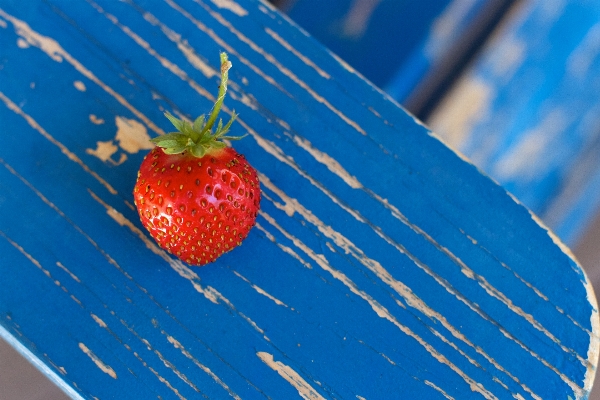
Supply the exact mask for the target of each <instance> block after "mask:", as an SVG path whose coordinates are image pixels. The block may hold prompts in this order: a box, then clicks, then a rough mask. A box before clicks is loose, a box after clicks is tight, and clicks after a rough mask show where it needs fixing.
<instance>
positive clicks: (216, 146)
mask: <svg viewBox="0 0 600 400" xmlns="http://www.w3.org/2000/svg"><path fill="white" fill-rule="evenodd" d="M226 146H227V145H226V144H225V143H224V142H214V143H213V144H211V147H212V148H213V149H222V148H224V147H226Z"/></svg>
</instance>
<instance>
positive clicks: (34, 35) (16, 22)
mask: <svg viewBox="0 0 600 400" xmlns="http://www.w3.org/2000/svg"><path fill="white" fill-rule="evenodd" d="M0 17H2V18H4V19H7V20H8V21H10V22H11V23H12V24H13V26H14V28H15V33H16V34H17V35H19V36H21V37H22V38H23V39H25V40H26V41H27V43H29V44H30V45H32V46H35V47H37V48H39V49H40V50H42V51H43V52H44V53H46V54H47V55H48V56H49V57H50V58H51V59H52V60H54V61H56V62H63V60H65V61H67V62H68V63H69V64H71V65H72V66H73V67H74V68H75V69H76V70H77V71H78V72H79V73H81V74H82V75H83V76H85V77H86V78H88V79H89V80H90V81H92V82H94V83H95V84H97V85H98V86H100V87H101V88H102V89H103V90H104V91H105V92H106V93H108V94H110V95H111V96H112V97H114V98H115V100H117V101H118V102H119V103H120V104H121V105H122V106H124V107H126V108H127V109H128V110H129V111H131V112H132V113H133V114H134V115H135V116H136V117H138V118H139V119H140V120H142V121H143V122H144V123H145V124H146V125H147V126H148V127H149V128H150V129H152V130H153V131H155V132H156V133H158V134H164V133H165V132H164V131H163V130H162V129H160V128H159V127H158V126H156V125H155V124H154V123H153V122H152V121H150V120H149V119H148V118H146V116H144V115H143V114H142V113H141V112H139V111H138V110H137V109H136V108H134V107H133V106H132V105H131V104H130V103H129V102H128V101H127V100H126V99H125V98H124V97H123V96H121V95H120V94H118V93H117V92H115V91H114V90H113V89H112V88H111V87H110V86H108V85H106V84H105V83H104V82H102V81H101V80H100V79H98V77H96V75H94V73H92V71H90V70H89V69H87V68H86V67H85V66H84V65H83V64H81V63H80V62H79V61H78V60H76V59H75V58H74V57H73V56H71V54H69V53H68V52H67V51H66V50H65V49H63V47H62V46H61V45H60V44H59V43H58V42H57V41H56V40H54V39H52V38H50V37H48V36H44V35H41V34H39V33H38V32H36V31H34V30H33V29H31V27H30V26H29V25H28V24H27V23H26V22H24V21H21V20H20V19H18V18H15V17H13V16H12V15H9V14H7V13H6V12H4V10H2V9H1V8H0Z"/></svg>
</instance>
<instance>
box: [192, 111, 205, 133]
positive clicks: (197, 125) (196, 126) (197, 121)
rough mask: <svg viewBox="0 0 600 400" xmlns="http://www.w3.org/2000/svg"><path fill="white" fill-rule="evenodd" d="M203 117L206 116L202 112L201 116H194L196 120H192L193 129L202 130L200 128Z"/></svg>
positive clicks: (202, 125) (202, 124) (202, 123)
mask: <svg viewBox="0 0 600 400" xmlns="http://www.w3.org/2000/svg"><path fill="white" fill-rule="evenodd" d="M205 118H206V116H205V115H204V114H202V115H201V116H199V117H198V118H196V120H195V121H194V130H195V131H198V132H200V131H201V130H202V128H203V127H204V120H205Z"/></svg>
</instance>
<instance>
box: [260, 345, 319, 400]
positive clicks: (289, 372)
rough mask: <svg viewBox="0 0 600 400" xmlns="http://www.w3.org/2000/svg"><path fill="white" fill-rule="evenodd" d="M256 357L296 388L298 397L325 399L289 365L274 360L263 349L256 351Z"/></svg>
mask: <svg viewBox="0 0 600 400" xmlns="http://www.w3.org/2000/svg"><path fill="white" fill-rule="evenodd" d="M256 355H257V356H258V358H260V359H261V361H262V362H264V363H265V364H267V366H269V368H271V369H272V370H273V371H275V372H277V373H278V374H279V376H281V377H282V378H283V379H285V380H286V381H288V382H289V383H290V384H291V385H292V386H293V387H295V388H296V390H297V391H298V394H299V395H300V397H302V398H303V399H305V400H325V398H324V397H323V396H321V395H320V394H319V392H317V391H316V390H315V389H314V388H313V387H312V386H311V385H309V384H308V382H306V380H304V378H302V377H301V376H300V374H298V373H297V372H296V371H294V370H293V369H292V368H291V367H290V366H288V365H285V364H284V363H282V362H281V361H275V360H274V358H273V355H272V354H269V353H266V352H264V351H259V352H257V353H256Z"/></svg>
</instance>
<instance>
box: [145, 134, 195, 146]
mask: <svg viewBox="0 0 600 400" xmlns="http://www.w3.org/2000/svg"><path fill="white" fill-rule="evenodd" d="M150 141H151V142H152V143H154V144H155V145H157V146H159V147H162V148H167V147H179V146H184V147H185V145H186V144H187V142H188V137H187V136H186V135H184V134H183V133H179V132H172V133H167V134H166V135H162V136H158V137H155V138H154V139H151V140H150Z"/></svg>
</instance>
